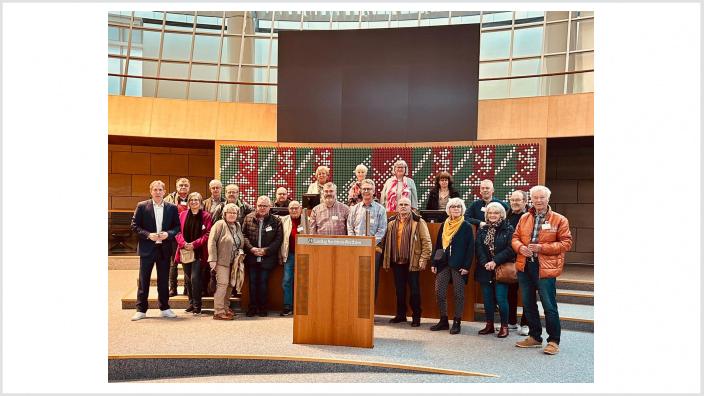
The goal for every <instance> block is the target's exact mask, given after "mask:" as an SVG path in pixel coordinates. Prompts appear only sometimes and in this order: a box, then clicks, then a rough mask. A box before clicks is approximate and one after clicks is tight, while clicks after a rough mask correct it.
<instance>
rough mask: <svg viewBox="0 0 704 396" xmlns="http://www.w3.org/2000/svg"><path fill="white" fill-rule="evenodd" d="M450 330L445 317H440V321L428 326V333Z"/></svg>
mask: <svg viewBox="0 0 704 396" xmlns="http://www.w3.org/2000/svg"><path fill="white" fill-rule="evenodd" d="M449 328H450V323H449V322H448V321H447V316H441V317H440V321H439V322H438V323H437V324H435V325H432V326H430V331H438V330H447V329H449Z"/></svg>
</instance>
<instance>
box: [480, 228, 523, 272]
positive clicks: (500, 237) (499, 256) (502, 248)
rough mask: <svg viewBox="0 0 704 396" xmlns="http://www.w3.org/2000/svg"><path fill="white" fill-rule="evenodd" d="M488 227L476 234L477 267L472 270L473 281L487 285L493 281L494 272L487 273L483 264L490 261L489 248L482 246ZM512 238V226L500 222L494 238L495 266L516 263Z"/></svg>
mask: <svg viewBox="0 0 704 396" xmlns="http://www.w3.org/2000/svg"><path fill="white" fill-rule="evenodd" d="M488 229H489V227H488V226H484V227H482V228H481V229H480V230H479V233H478V234H477V240H476V242H475V244H476V247H477V267H476V268H475V269H474V279H475V280H476V281H477V282H480V283H489V282H492V281H493V280H494V271H487V269H486V268H484V264H486V263H488V262H489V261H491V259H490V258H489V247H488V246H486V245H485V244H484V239H485V238H486V234H487V232H488ZM512 237H513V226H512V225H511V224H509V223H508V222H507V221H506V220H504V221H502V222H501V225H499V228H498V229H497V230H496V235H495V236H494V262H495V263H496V265H497V266H498V265H501V264H504V263H509V262H514V261H516V253H515V252H514V251H513V248H512V247H511V238H512Z"/></svg>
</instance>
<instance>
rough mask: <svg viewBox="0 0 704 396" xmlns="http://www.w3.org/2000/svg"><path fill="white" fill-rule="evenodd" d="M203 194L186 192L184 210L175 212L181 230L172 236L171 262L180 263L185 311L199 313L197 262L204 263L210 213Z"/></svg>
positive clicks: (199, 274)
mask: <svg viewBox="0 0 704 396" xmlns="http://www.w3.org/2000/svg"><path fill="white" fill-rule="evenodd" d="M202 204H203V197H202V196H201V195H200V194H199V193H197V192H192V193H190V194H188V209H189V210H185V211H183V212H181V213H179V215H178V217H179V220H180V221H181V232H179V233H178V234H177V235H176V243H177V244H178V249H177V250H176V258H175V262H177V263H181V266H182V267H183V274H184V277H185V285H186V294H188V303H189V304H188V308H186V312H193V314H194V315H198V314H200V310H201V307H202V304H201V300H202V288H203V282H202V280H201V279H202V276H201V263H207V262H208V245H207V241H208V234H209V233H210V227H211V226H212V223H211V218H210V213H208V212H207V211H205V210H203V209H202V208H201V207H202Z"/></svg>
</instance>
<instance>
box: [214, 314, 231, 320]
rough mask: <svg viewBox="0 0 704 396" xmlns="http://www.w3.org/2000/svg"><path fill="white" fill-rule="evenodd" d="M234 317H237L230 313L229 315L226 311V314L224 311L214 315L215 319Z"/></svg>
mask: <svg viewBox="0 0 704 396" xmlns="http://www.w3.org/2000/svg"><path fill="white" fill-rule="evenodd" d="M234 318H235V317H234V316H230V315H228V314H226V313H224V314H223V313H219V314H215V315H213V319H215V320H232V319H234Z"/></svg>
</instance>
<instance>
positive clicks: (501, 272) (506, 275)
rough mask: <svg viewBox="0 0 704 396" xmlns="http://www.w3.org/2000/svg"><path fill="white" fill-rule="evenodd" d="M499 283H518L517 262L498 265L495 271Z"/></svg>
mask: <svg viewBox="0 0 704 396" xmlns="http://www.w3.org/2000/svg"><path fill="white" fill-rule="evenodd" d="M494 273H495V277H496V281H497V282H501V283H516V282H518V272H517V270H516V263H515V262H508V263H503V264H501V265H497V266H496V268H495V269H494Z"/></svg>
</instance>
